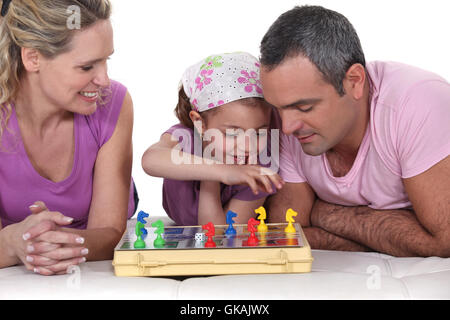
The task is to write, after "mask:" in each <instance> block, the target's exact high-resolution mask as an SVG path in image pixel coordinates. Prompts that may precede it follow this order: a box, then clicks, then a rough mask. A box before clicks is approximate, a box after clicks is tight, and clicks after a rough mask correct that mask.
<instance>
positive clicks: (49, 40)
mask: <svg viewBox="0 0 450 320" xmlns="http://www.w3.org/2000/svg"><path fill="white" fill-rule="evenodd" d="M74 6H75V7H76V9H77V11H78V10H79V11H78V13H79V15H78V17H79V20H78V21H77V22H79V25H77V26H76V29H83V28H86V27H89V26H91V25H92V24H94V23H95V22H97V21H98V20H106V19H109V17H110V15H111V4H110V2H109V0H13V1H11V3H10V4H9V9H8V11H7V13H6V14H5V16H4V17H0V139H1V137H2V134H3V129H4V128H5V127H6V124H7V122H8V119H9V117H10V116H11V112H12V109H11V108H12V105H11V103H12V102H13V101H14V100H15V99H16V97H17V93H18V90H19V86H20V78H21V75H22V73H23V72H24V69H23V63H22V58H21V48H33V49H36V50H38V51H39V52H40V53H41V54H42V55H43V56H45V57H46V58H53V57H56V56H57V55H59V54H62V53H64V52H67V51H69V50H70V49H71V48H70V43H71V40H72V37H73V35H74V30H75V29H74V28H70V27H69V22H68V20H69V19H70V18H71V17H72V16H73V11H72V10H73V8H74Z"/></svg>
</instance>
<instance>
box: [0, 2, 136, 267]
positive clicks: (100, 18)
mask: <svg viewBox="0 0 450 320" xmlns="http://www.w3.org/2000/svg"><path fill="white" fill-rule="evenodd" d="M110 13H111V7H110V3H109V1H108V0H79V1H73V0H70V1H69V0H24V1H3V6H2V17H0V139H1V140H0V142H1V145H0V180H1V183H0V221H1V222H0V268H2V267H7V266H12V265H15V264H19V263H23V264H24V265H25V266H26V267H27V268H28V269H29V270H33V271H34V272H36V273H40V274H43V275H51V274H60V273H65V272H66V270H67V269H68V267H70V266H72V265H76V264H79V263H82V262H84V261H86V259H87V260H102V259H111V257H112V254H113V249H114V246H115V245H116V244H117V242H118V241H119V240H120V237H121V235H122V233H123V232H124V230H125V227H126V219H127V217H131V215H132V214H133V213H134V211H135V207H136V204H137V203H136V202H137V199H136V200H135V199H134V195H135V192H134V191H135V190H134V185H133V183H132V180H131V165H132V142H131V136H132V127H133V107H132V101H131V97H130V95H129V94H128V92H127V90H126V88H125V87H124V86H123V85H121V84H120V83H118V82H115V81H110V80H109V78H108V74H107V60H108V58H109V56H110V55H111V54H112V53H113V51H114V48H113V31H112V27H111V22H110V20H109V17H110ZM74 15H75V16H74ZM77 23H79V25H77Z"/></svg>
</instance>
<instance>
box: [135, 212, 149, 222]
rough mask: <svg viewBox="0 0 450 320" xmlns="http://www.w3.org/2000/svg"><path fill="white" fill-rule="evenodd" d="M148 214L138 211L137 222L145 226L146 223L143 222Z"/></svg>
mask: <svg viewBox="0 0 450 320" xmlns="http://www.w3.org/2000/svg"><path fill="white" fill-rule="evenodd" d="M148 216H149V214H148V213H146V212H144V211H142V210H141V211H139V213H138V215H137V221H139V222H140V223H142V224H146V223H147V221H145V219H146V218H148Z"/></svg>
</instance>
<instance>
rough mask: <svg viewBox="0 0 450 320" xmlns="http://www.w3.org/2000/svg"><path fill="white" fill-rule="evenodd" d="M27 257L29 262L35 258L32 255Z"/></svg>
mask: <svg viewBox="0 0 450 320" xmlns="http://www.w3.org/2000/svg"><path fill="white" fill-rule="evenodd" d="M25 259H27V261H28V262H33V260H34V259H33V257H30V256H26V258H25Z"/></svg>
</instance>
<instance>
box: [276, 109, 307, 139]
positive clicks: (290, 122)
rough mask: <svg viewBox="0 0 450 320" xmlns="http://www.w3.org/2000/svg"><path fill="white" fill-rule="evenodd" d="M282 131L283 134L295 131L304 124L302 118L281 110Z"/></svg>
mask: <svg viewBox="0 0 450 320" xmlns="http://www.w3.org/2000/svg"><path fill="white" fill-rule="evenodd" d="M280 115H281V122H282V127H281V129H282V131H283V133H284V134H285V135H291V134H292V133H294V132H295V131H297V130H299V129H301V128H302V127H303V125H304V122H303V120H302V119H300V118H299V117H298V115H297V116H296V115H295V114H293V113H292V112H281V114H280Z"/></svg>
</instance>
